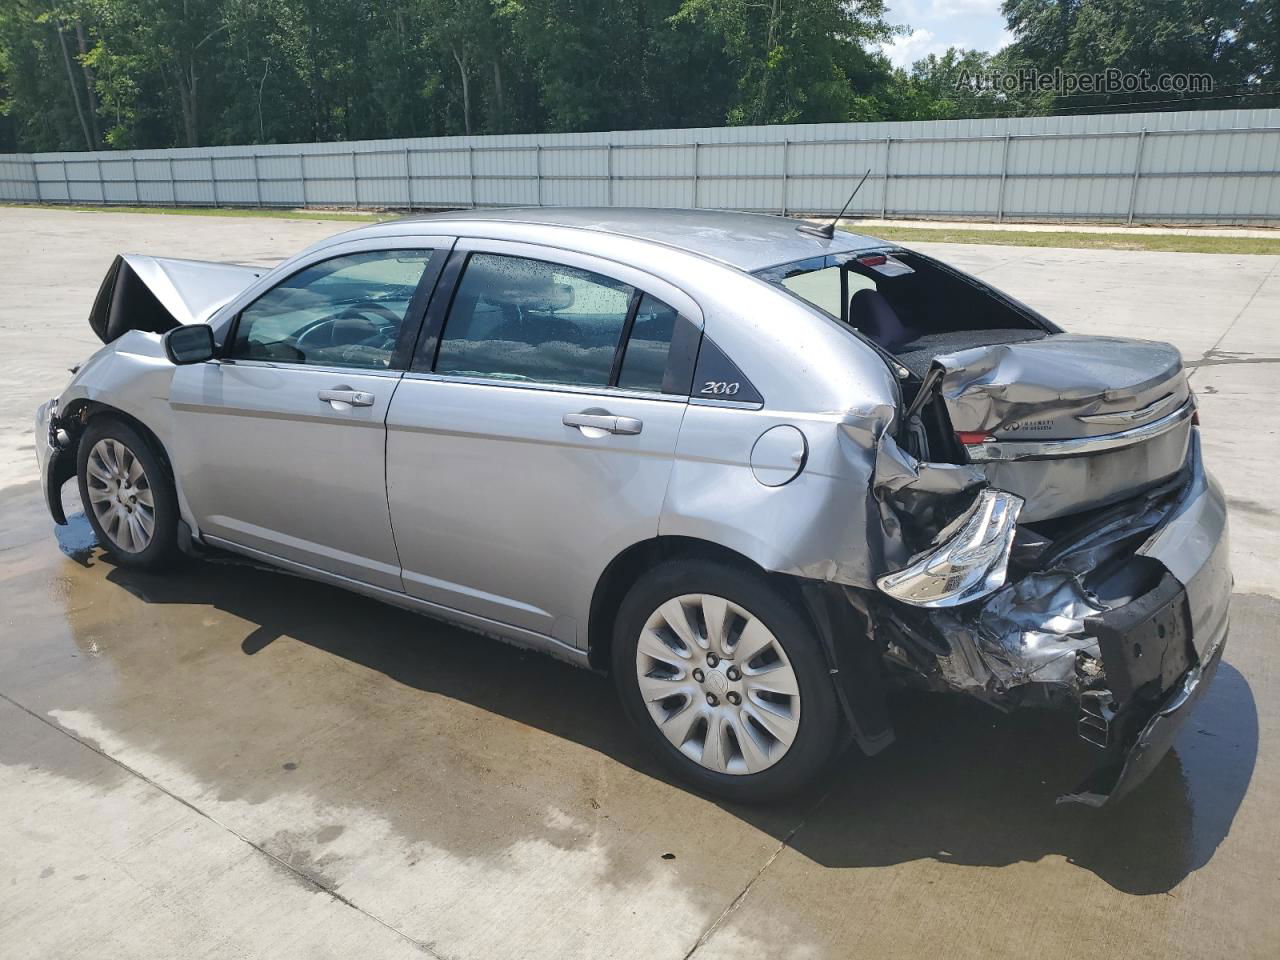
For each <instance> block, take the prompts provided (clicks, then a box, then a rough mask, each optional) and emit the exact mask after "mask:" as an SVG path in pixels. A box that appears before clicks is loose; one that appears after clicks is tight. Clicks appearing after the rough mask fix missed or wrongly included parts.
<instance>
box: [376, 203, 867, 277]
mask: <svg viewBox="0 0 1280 960" xmlns="http://www.w3.org/2000/svg"><path fill="white" fill-rule="evenodd" d="M455 221H456V222H468V223H511V224H530V225H541V226H547V227H558V228H565V229H571V230H582V231H594V232H597V233H610V234H615V235H618V236H624V237H630V238H633V239H636V240H642V241H647V242H649V243H655V244H661V245H663V246H666V247H671V248H675V249H677V250H683V251H686V252H688V253H692V254H696V255H698V256H701V257H706V258H708V259H711V260H717V261H719V262H720V263H724V264H727V265H729V266H731V267H736V268H737V269H739V270H743V271H746V272H748V273H751V272H754V271H756V270H762V269H764V268H765V267H772V266H776V265H777V264H780V263H791V262H792V261H795V260H804V259H806V258H809V257H818V256H823V255H826V254H831V253H846V252H852V251H858V250H866V249H868V248H873V247H883V246H886V245H887V244H886V243H885V241H883V240H877V239H876V238H875V237H867V236H862V235H861V234H856V233H847V232H845V231H843V230H837V231H836V233H835V236H834V237H832V238H831V239H830V240H827V239H825V238H823V237H816V236H813V235H812V234H808V233H802V232H800V231H799V230H797V229H796V228H797V227H798V226H800V225H801V223H802V221H797V220H792V219H789V218H787V217H777V216H769V215H766V214H757V213H735V212H731V211H722V210H682V209H673V208H646V207H503V208H481V209H475V210H454V211H449V212H447V213H432V214H419V215H415V216H410V217H403V218H401V219H398V220H393V221H389V222H387V223H382V224H378V225H377V226H374V227H366V228H364V229H362V230H360V231H359V232H360V233H361V234H364V235H366V236H370V235H372V236H377V235H381V234H384V233H385V234H399V233H403V229H404V227H405V226H407V225H410V224H417V223H424V222H426V223H433V224H439V225H441V226H443V225H444V224H445V223H447V222H455Z"/></svg>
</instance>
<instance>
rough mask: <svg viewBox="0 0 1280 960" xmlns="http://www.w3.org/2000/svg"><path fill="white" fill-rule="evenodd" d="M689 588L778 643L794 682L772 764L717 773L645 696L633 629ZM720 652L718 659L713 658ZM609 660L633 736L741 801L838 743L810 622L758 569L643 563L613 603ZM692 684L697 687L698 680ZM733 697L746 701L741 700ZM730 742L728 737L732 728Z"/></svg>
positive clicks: (791, 784)
mask: <svg viewBox="0 0 1280 960" xmlns="http://www.w3.org/2000/svg"><path fill="white" fill-rule="evenodd" d="M691 594H706V595H710V596H712V597H719V598H723V599H724V600H728V601H730V602H731V603H732V604H734V605H736V606H738V607H740V608H742V609H744V610H746V611H748V612H749V613H750V614H751V616H753V617H755V618H756V619H758V620H760V621H761V622H762V623H763V625H764V626H765V627H766V628H767V629H768V630H769V631H770V632H771V633H772V634H773V637H774V638H775V639H776V641H777V643H778V644H779V645H781V646H782V647H783V649H784V651H785V656H786V659H787V660H788V661H789V662H790V664H789V665H790V668H791V670H792V672H793V673H794V676H795V680H796V683H797V685H798V689H799V709H798V713H799V728H798V732H797V733H796V734H795V737H794V740H792V742H791V744H790V747H789V748H787V749H786V750H785V753H783V754H782V755H781V758H780V759H777V760H776V761H774V762H773V764H772V766H769V767H767V768H765V769H762V770H759V771H757V772H738V773H721V772H718V771H716V770H713V769H710V768H708V767H707V766H703V764H702V762H700V761H699V760H695V759H693V758H691V757H690V756H687V755H686V754H685V753H684V752H682V751H681V750H680V749H678V748H677V747H676V746H674V745H673V743H672V742H671V741H670V740H669V739H668V738H667V736H666V735H664V734H663V732H662V731H661V730H660V729H659V726H658V721H657V720H656V719H655V717H654V716H652V715H651V714H650V712H649V708H648V707H647V706H646V704H645V700H644V698H643V697H642V695H641V692H640V680H639V677H638V671H637V663H636V659H637V650H638V648H639V645H640V637H641V632H642V631H643V630H644V628H645V625H646V623H647V622H648V620H649V618H650V616H651V615H655V612H656V611H658V609H659V607H661V606H662V604H664V603H666V602H667V601H668V600H672V599H674V598H676V597H681V596H686V595H691ZM728 659H729V658H725V660H722V661H721V665H723V664H724V663H726V662H728ZM611 667H612V673H613V678H614V684H615V686H616V687H617V689H618V694H619V696H620V697H621V699H622V706H623V709H624V710H625V712H626V714H627V716H628V718H629V719H630V720H631V722H632V723H634V724H635V726H636V727H637V729H638V730H639V731H640V734H641V736H642V737H643V738H644V740H645V741H646V742H647V743H648V744H649V746H650V748H651V749H652V750H653V751H654V752H655V754H656V755H657V756H658V758H659V759H660V760H661V762H662V763H663V764H664V766H666V767H667V769H669V770H670V771H671V772H672V773H674V774H675V775H676V776H677V777H679V778H680V779H681V780H683V781H685V782H686V783H689V784H691V785H692V786H693V787H695V788H696V789H698V790H700V791H702V792H704V793H708V794H712V795H714V796H719V797H723V798H725V799H728V800H732V801H736V802H742V803H760V802H766V801H774V800H779V799H781V798H783V797H786V796H789V795H791V794H794V793H797V792H799V791H800V790H802V789H803V788H804V787H806V786H807V785H808V784H809V783H811V782H812V781H813V779H814V778H815V777H817V776H818V774H820V773H821V772H822V771H823V769H824V768H825V767H826V766H827V764H828V762H829V761H830V759H831V756H832V754H833V752H834V751H835V749H836V748H837V747H838V746H839V745H840V742H841V728H842V724H841V722H840V713H839V706H838V704H837V701H836V694H835V689H834V687H833V685H832V682H831V678H830V674H829V672H828V667H827V661H826V657H825V656H824V654H823V651H822V647H821V645H820V643H819V641H818V638H817V636H816V635H815V633H814V629H813V626H812V625H811V623H810V621H809V618H808V617H807V616H805V614H804V613H803V612H802V610H800V609H799V608H798V607H797V606H796V604H794V603H793V602H791V601H790V600H789V599H788V598H787V597H786V596H785V595H784V594H783V593H782V592H781V591H779V590H778V589H777V588H776V587H775V586H774V584H772V583H771V582H770V581H769V579H768V578H767V577H766V576H764V575H763V574H760V573H755V572H753V571H750V570H745V569H738V568H734V567H732V566H727V565H722V564H717V563H713V562H710V561H706V560H672V561H668V562H666V563H663V564H660V565H659V566H657V567H654V568H653V569H651V570H649V571H648V572H646V573H645V574H644V575H643V576H641V577H640V579H639V580H637V581H636V583H635V584H634V585H633V586H632V588H631V590H630V591H629V592H628V593H627V596H626V598H625V599H624V600H623V602H622V604H621V607H620V608H619V611H618V617H617V620H616V621H615V628H614V638H613V646H612V664H611ZM692 676H693V675H692V673H690V677H691V678H692ZM704 676H707V674H706V671H704ZM707 679H708V680H709V679H710V677H709V676H707ZM695 689H697V690H698V691H699V695H700V696H701V695H704V694H703V692H702V691H703V690H704V689H705V687H703V686H699V687H698V688H695ZM663 702H664V703H665V701H663ZM706 702H708V703H710V701H709V700H707V701H706ZM737 702H739V703H742V704H744V705H745V706H749V704H746V703H745V701H742V700H740V701H737ZM678 703H679V701H677V705H678ZM727 709H737V708H727ZM740 717H741V715H740ZM704 729H705V728H704ZM730 742H731V743H736V742H737V738H736V736H734V737H732V738H731V741H730ZM704 743H705V734H704ZM686 745H688V741H686ZM704 758H705V755H704Z"/></svg>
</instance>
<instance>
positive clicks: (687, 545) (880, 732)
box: [587, 536, 894, 756]
mask: <svg viewBox="0 0 1280 960" xmlns="http://www.w3.org/2000/svg"><path fill="white" fill-rule="evenodd" d="M673 559H704V560H711V561H714V562H716V563H722V564H725V565H727V566H730V567H736V568H737V569H740V570H745V571H748V572H751V573H754V574H759V575H763V576H764V577H766V578H767V579H768V580H769V582H770V583H771V584H772V585H773V586H774V587H776V588H777V589H778V590H779V592H781V593H782V594H783V595H784V596H785V597H786V598H787V599H788V600H789V601H791V602H792V603H793V604H794V605H795V607H796V610H797V612H798V613H799V614H800V615H801V616H802V617H804V618H805V619H806V620H807V621H808V622H809V624H810V625H811V626H812V627H813V629H814V632H815V633H816V635H817V636H818V638H819V641H820V642H821V644H822V647H823V650H824V652H825V654H826V656H827V662H828V668H829V670H830V673H831V678H832V681H833V683H834V685H835V688H836V692H837V696H838V699H839V702H840V708H841V714H842V716H843V717H844V719H845V721H846V722H847V723H848V729H849V733H850V734H851V735H852V737H853V739H854V740H855V741H856V742H857V743H858V746H859V747H860V748H861V749H862V751H863V753H865V754H867V755H868V756H870V755H872V754H875V753H879V752H880V751H881V750H883V749H884V748H886V747H887V746H889V745H890V744H891V743H892V742H893V739H894V732H893V723H892V721H891V719H890V718H889V715H888V711H887V705H886V703H885V684H884V680H883V678H882V676H881V674H880V668H879V656H878V654H877V653H876V651H875V648H874V645H873V643H871V642H868V641H869V638H868V637H866V634H865V632H864V631H865V629H866V627H867V623H866V621H865V619H864V618H863V617H862V615H861V613H860V612H859V611H858V610H856V609H855V608H854V606H853V605H852V604H850V603H849V601H848V599H847V598H846V596H845V588H843V587H841V586H839V585H838V584H833V583H826V582H822V581H816V580H805V579H802V578H800V577H795V576H792V575H790V574H783V573H776V572H771V571H768V570H765V569H764V568H763V567H761V566H760V565H759V564H758V563H756V562H755V561H753V560H751V559H750V558H749V557H746V556H744V555H743V554H741V553H738V552H737V551H736V550H732V549H730V548H729V547H725V546H723V545H721V544H718V543H714V542H712V541H709V540H700V539H698V538H696V537H682V536H660V537H654V538H653V539H651V540H643V541H641V542H639V543H635V544H632V545H631V546H630V547H628V548H627V549H625V550H623V551H622V552H621V553H620V554H618V555H617V556H616V557H614V558H613V560H612V561H610V563H609V564H608V566H606V567H605V570H604V572H603V573H602V574H601V575H600V579H599V580H598V581H597V582H596V587H595V591H594V592H593V594H592V597H591V613H590V622H589V623H588V627H587V631H588V632H587V657H588V661H589V663H590V665H591V667H592V668H593V669H595V670H598V671H600V672H602V673H607V672H608V670H609V663H610V659H611V654H612V645H613V625H614V620H615V618H616V616H617V612H618V607H619V605H620V604H621V603H622V599H623V597H625V596H626V593H627V590H628V589H629V588H630V585H631V584H632V583H634V582H635V580H636V578H637V577H639V576H640V575H641V574H643V573H644V572H645V571H646V570H648V569H650V568H651V567H653V566H655V565H656V564H658V563H662V562H664V561H667V560H673Z"/></svg>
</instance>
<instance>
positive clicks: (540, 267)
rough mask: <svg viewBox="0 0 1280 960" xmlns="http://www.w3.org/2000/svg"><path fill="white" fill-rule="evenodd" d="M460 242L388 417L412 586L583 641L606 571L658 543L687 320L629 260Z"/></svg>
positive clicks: (422, 594) (391, 472)
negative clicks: (447, 296) (680, 334)
mask: <svg viewBox="0 0 1280 960" xmlns="http://www.w3.org/2000/svg"><path fill="white" fill-rule="evenodd" d="M468 246H469V247H470V252H467V253H463V252H462V250H463V248H466V247H468ZM458 248H459V249H458V251H457V252H455V253H454V255H453V256H454V258H455V261H454V263H453V264H451V266H450V268H447V269H446V271H445V276H446V277H449V276H450V275H452V274H453V273H454V272H455V270H454V266H456V263H457V261H458V260H459V259H465V265H464V266H463V267H462V273H461V276H460V278H459V279H458V280H457V281H456V287H455V292H454V294H453V297H452V300H451V306H449V309H448V315H447V317H445V316H443V314H442V313H441V315H439V316H437V309H438V308H439V307H440V306H441V305H442V304H443V303H444V298H442V299H441V300H440V301H438V302H436V303H433V307H432V311H431V313H432V316H431V318H429V319H428V329H429V333H428V334H424V337H423V340H422V345H423V348H422V349H421V350H420V353H419V356H418V358H416V359H415V363H414V368H413V371H411V372H410V373H409V374H406V377H405V379H404V381H403V382H402V383H401V385H400V388H399V390H398V391H397V392H396V396H395V399H394V400H393V402H392V405H391V411H390V413H389V415H388V418H387V428H388V431H387V492H388V498H389V501H390V505H391V517H392V523H393V525H394V527H395V533H396V541H397V543H398V544H399V548H400V558H401V562H402V564H403V571H402V575H403V578H404V584H405V589H406V591H407V592H409V593H410V594H412V595H414V596H417V597H419V598H421V599H424V600H428V601H431V602H433V603H437V604H440V605H443V606H446V607H451V608H454V609H457V610H461V611H463V612H466V613H468V614H471V615H473V616H475V617H479V618H483V619H485V620H489V621H495V622H497V623H501V624H507V625H510V626H514V627H517V628H519V629H522V630H527V631H531V632H534V633H537V634H541V635H544V636H551V637H554V638H555V639H557V640H560V641H562V642H564V643H566V644H569V645H581V643H582V642H583V641H585V632H586V622H585V619H586V611H587V609H588V608H589V605H590V599H591V598H590V594H591V591H592V589H593V588H594V586H595V582H596V579H597V578H598V577H599V575H600V573H601V572H602V571H603V570H604V568H605V566H606V565H607V564H608V562H609V561H610V560H611V559H612V558H613V557H615V556H616V555H617V554H618V553H620V552H621V551H622V550H624V549H625V548H626V547H627V546H629V545H631V544H633V543H636V542H639V541H642V540H646V539H649V538H652V537H654V536H656V535H657V530H658V520H659V517H660V515H661V512H662V503H663V499H664V497H665V495H666V489H667V480H668V478H669V476H670V474H671V466H672V457H673V455H674V451H675V446H676V438H677V434H678V433H679V429H680V422H681V420H682V418H683V416H684V411H685V409H686V406H687V400H688V383H687V381H686V382H685V383H683V384H682V385H673V383H672V382H670V381H671V378H670V377H668V376H667V369H668V354H669V352H670V344H671V341H672V338H673V337H672V335H673V330H674V329H675V328H676V327H677V325H678V323H679V322H681V321H679V320H678V318H677V313H676V311H675V310H673V309H672V307H670V306H669V305H668V304H667V303H666V302H664V301H662V300H660V299H659V298H658V297H657V296H654V295H653V294H651V293H649V292H647V291H646V290H645V289H643V288H642V287H641V286H640V285H639V283H638V282H637V280H638V279H640V278H637V277H635V276H634V275H632V274H631V273H630V271H626V270H624V269H623V268H620V267H617V266H616V265H613V266H601V268H600V269H599V270H597V269H587V268H584V267H583V266H582V265H581V264H591V265H592V266H593V267H594V266H595V265H596V261H594V259H593V258H585V257H578V256H575V255H572V254H569V253H566V252H562V251H547V250H543V248H536V247H535V248H529V247H527V246H525V245H519V244H500V243H498V242H496V241H494V242H484V243H481V242H480V241H459V244H458ZM514 251H518V252H520V253H521V254H523V255H515V253H514ZM565 261H569V262H565ZM605 270H608V271H610V272H609V273H605V272H603V271H605ZM619 275H622V276H625V277H626V278H627V279H619V278H618V277H619ZM443 286H444V283H443V282H442V288H443ZM659 289H662V287H661V285H659ZM444 293H445V291H444V290H443V289H442V290H441V294H442V295H443V294H444ZM679 339H680V338H677V340H679Z"/></svg>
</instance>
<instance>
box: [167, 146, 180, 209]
mask: <svg viewBox="0 0 1280 960" xmlns="http://www.w3.org/2000/svg"><path fill="white" fill-rule="evenodd" d="M168 159H169V203H171V204H172V205H173V206H175V207H176V206H177V205H178V181H177V179H175V178H174V175H173V154H169V158H168Z"/></svg>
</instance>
